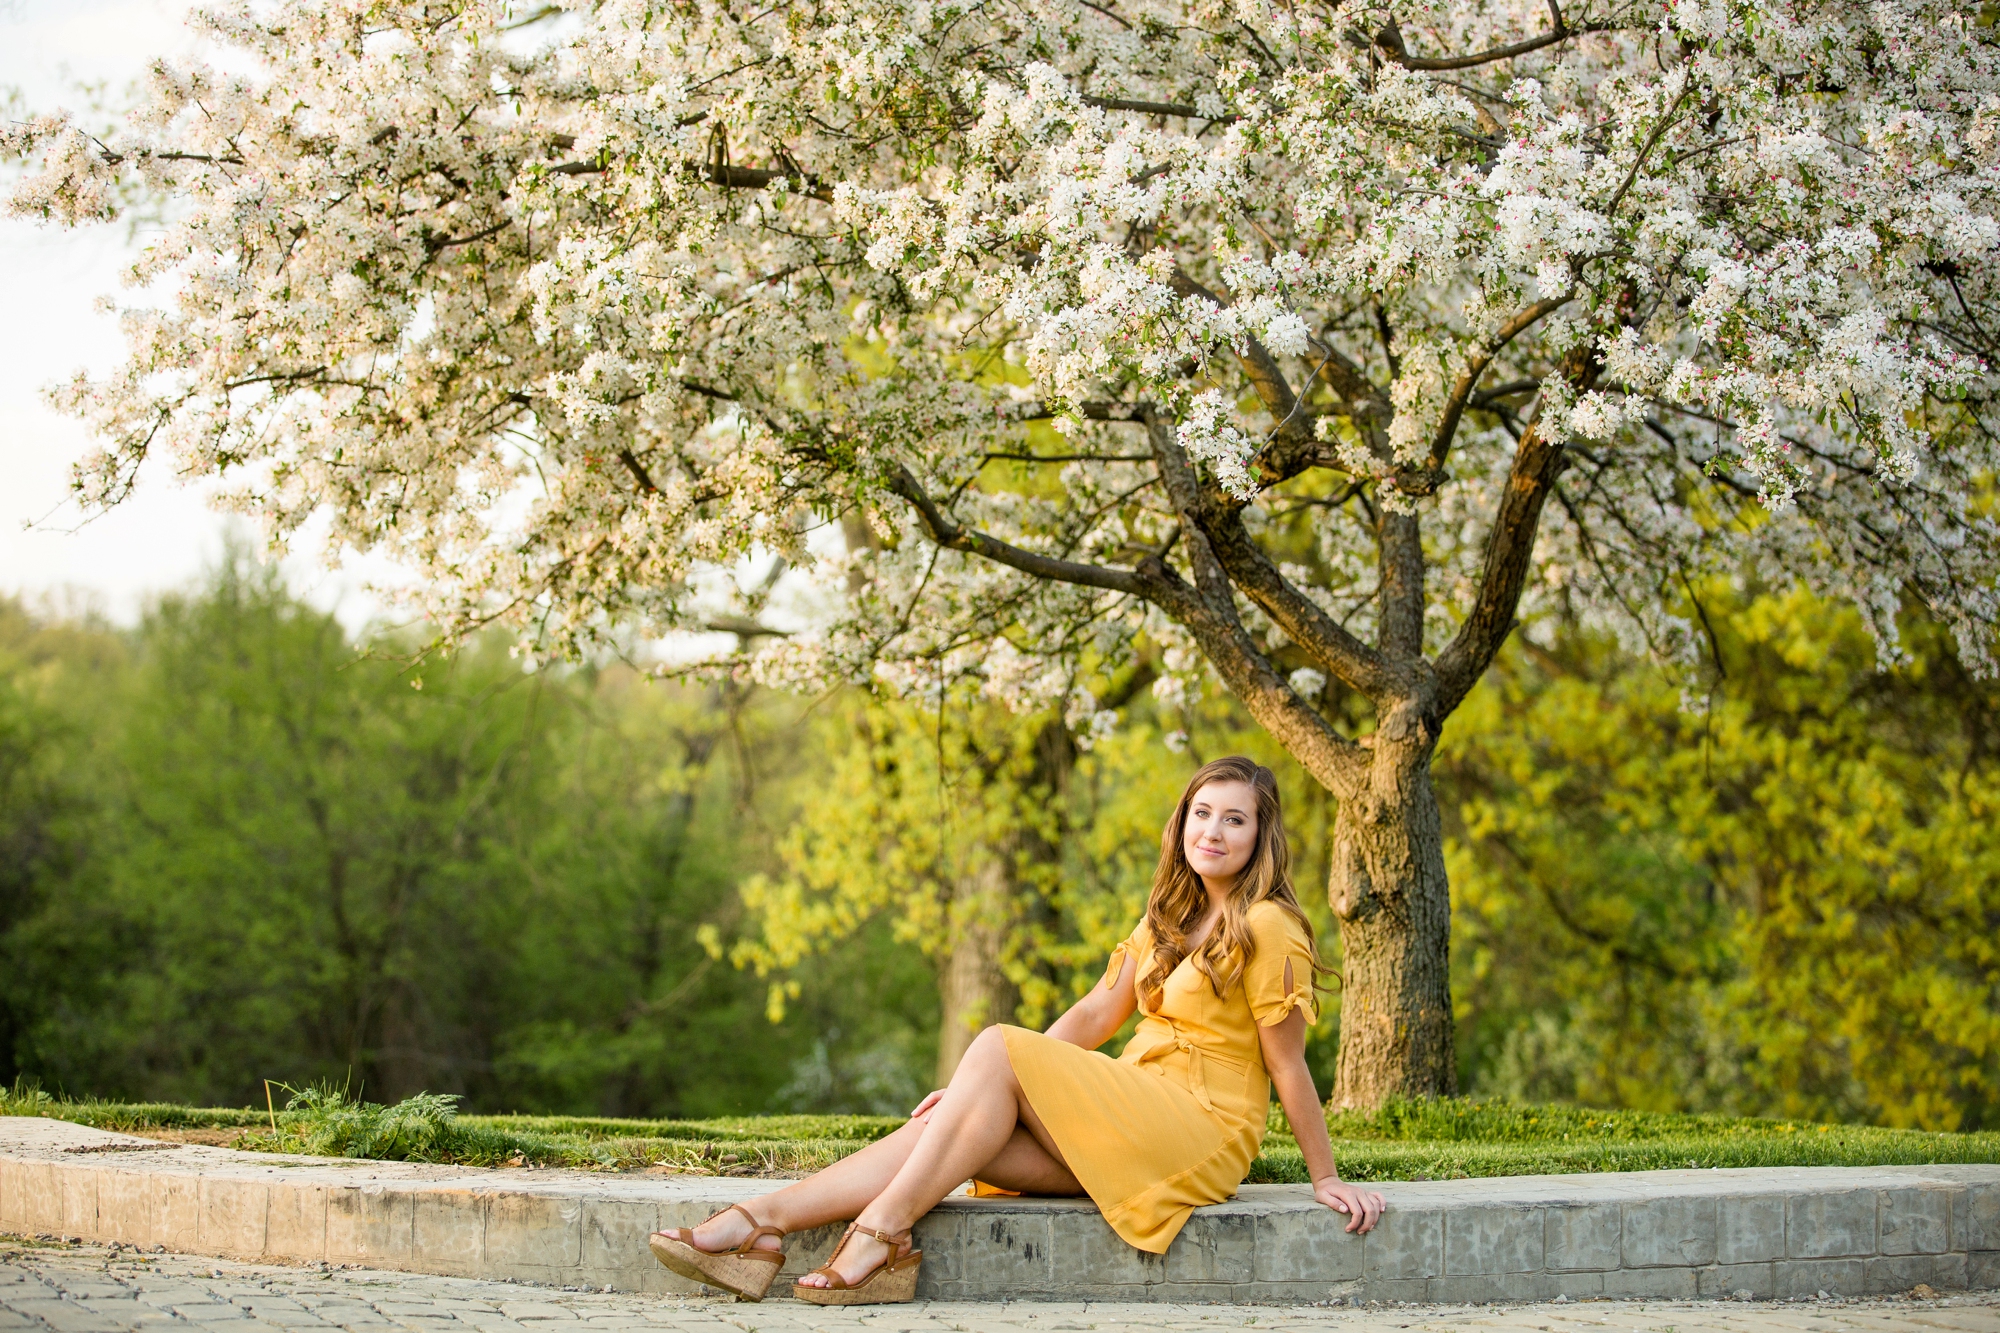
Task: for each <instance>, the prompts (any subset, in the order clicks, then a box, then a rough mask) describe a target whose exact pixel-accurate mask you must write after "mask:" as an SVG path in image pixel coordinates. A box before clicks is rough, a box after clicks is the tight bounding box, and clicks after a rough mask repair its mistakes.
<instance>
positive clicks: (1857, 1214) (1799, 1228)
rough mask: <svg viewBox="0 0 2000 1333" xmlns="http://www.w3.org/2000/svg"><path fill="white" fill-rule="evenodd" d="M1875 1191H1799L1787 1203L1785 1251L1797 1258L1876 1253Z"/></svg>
mask: <svg viewBox="0 0 2000 1333" xmlns="http://www.w3.org/2000/svg"><path fill="white" fill-rule="evenodd" d="M1877 1210H1878V1204H1877V1199H1876V1193H1875V1191H1873V1190H1848V1191H1845V1192H1843V1193H1826V1194H1798V1195H1793V1196H1792V1197H1791V1198H1790V1199H1788V1200H1786V1202H1785V1253H1786V1254H1787V1255H1789V1256H1790V1257H1791V1258H1794V1259H1822V1258H1828V1257H1832V1256H1837V1255H1862V1254H1874V1253H1875V1252H1876V1248H1875V1247H1876V1225H1875V1219H1876V1212H1877Z"/></svg>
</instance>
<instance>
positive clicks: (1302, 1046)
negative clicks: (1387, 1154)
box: [1257, 977, 1384, 1231]
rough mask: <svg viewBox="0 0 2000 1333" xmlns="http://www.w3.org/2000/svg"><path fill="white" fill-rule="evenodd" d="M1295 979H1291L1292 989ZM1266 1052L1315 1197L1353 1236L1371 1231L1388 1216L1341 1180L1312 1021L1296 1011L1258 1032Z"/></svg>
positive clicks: (1367, 1194) (1373, 1199)
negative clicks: (1309, 1061) (1315, 1070)
mask: <svg viewBox="0 0 2000 1333" xmlns="http://www.w3.org/2000/svg"><path fill="white" fill-rule="evenodd" d="M1290 980H1291V978H1290V977H1287V978H1286V982H1287V984H1289V983H1290ZM1257 1040H1258V1042H1259V1043H1260V1044H1262V1046H1263V1048H1264V1068H1265V1069H1267V1070H1269V1071H1270V1074H1271V1086H1272V1087H1274V1088H1276V1089H1277V1090H1278V1104H1279V1105H1280V1106H1283V1107H1284V1108H1285V1118H1286V1119H1287V1120H1289V1121H1291V1122H1292V1136H1293V1137H1294V1138H1296V1139H1297V1140H1298V1141H1299V1152H1300V1153H1301V1154H1303V1155H1304V1157H1305V1159H1306V1174H1307V1175H1308V1176H1311V1177H1312V1183H1313V1197H1314V1198H1315V1199H1318V1200H1319V1201H1320V1202H1321V1203H1323V1204H1325V1205H1326V1206H1327V1207H1329V1208H1331V1209H1333V1210H1334V1211H1335V1212H1340V1213H1346V1214H1347V1215H1348V1217H1349V1219H1350V1220H1349V1221H1348V1223H1347V1229H1348V1230H1349V1231H1368V1230H1371V1229H1372V1228H1373V1227H1374V1225H1375V1222H1376V1219H1378V1218H1379V1217H1381V1216H1382V1208H1383V1206H1384V1205H1383V1200H1382V1196H1381V1195H1379V1194H1377V1193H1376V1192H1375V1191H1373V1190H1365V1189H1361V1188H1359V1187H1358V1186H1355V1185H1349V1184H1347V1183H1346V1182H1345V1181H1343V1180H1341V1178H1340V1172H1339V1171H1338V1170H1337V1169H1335V1167H1334V1164H1333V1142H1332V1140H1330V1139H1328V1138H1327V1136H1326V1113H1325V1111H1323V1110H1321V1109H1320V1104H1319V1090H1318V1089H1316V1088H1314V1087H1313V1079H1312V1072H1311V1071H1310V1070H1308V1069H1307V1068H1306V1015H1305V1011H1304V1010H1303V1009H1293V1010H1292V1011H1291V1012H1290V1013H1289V1014H1286V1015H1285V1016H1284V1017H1283V1018H1281V1019H1279V1020H1278V1021H1277V1022H1275V1023H1273V1024H1271V1025H1270V1026H1269V1027H1260V1028H1258V1029H1257Z"/></svg>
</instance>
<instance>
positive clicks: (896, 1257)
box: [813, 1222, 916, 1291]
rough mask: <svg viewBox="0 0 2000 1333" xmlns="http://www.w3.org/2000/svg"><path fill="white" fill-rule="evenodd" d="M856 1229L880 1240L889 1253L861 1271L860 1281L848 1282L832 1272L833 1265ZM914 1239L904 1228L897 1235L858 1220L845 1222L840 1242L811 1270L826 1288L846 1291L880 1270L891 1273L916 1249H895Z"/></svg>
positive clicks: (862, 1282)
mask: <svg viewBox="0 0 2000 1333" xmlns="http://www.w3.org/2000/svg"><path fill="white" fill-rule="evenodd" d="M857 1231H858V1232H860V1233H861V1234H862V1235H864V1236H867V1237H870V1238H871V1239H873V1240H877V1241H880V1242H881V1243H882V1244H884V1245H887V1246H888V1247H889V1253H888V1254H887V1255H886V1256H885V1257H884V1258H883V1260H882V1262H880V1263H878V1264H876V1265H875V1266H874V1267H873V1268H871V1269H869V1270H868V1271H867V1272H865V1273H863V1274H862V1275H861V1281H860V1282H849V1281H848V1280H847V1279H846V1278H844V1277H842V1276H841V1275H840V1274H838V1273H836V1272H834V1271H833V1266H834V1264H835V1263H836V1262H837V1261H838V1260H839V1259H840V1252H841V1251H842V1250H844V1249H846V1248H847V1242H848V1239H849V1238H850V1237H852V1236H853V1235H854V1233H855V1232H857ZM914 1240H915V1233H914V1232H913V1231H910V1230H905V1231H904V1232H903V1234H902V1235H900V1236H898V1235H895V1234H894V1233H892V1232H888V1231H877V1230H876V1229H875V1228H873V1227H864V1226H862V1225H861V1224H860V1223H859V1222H849V1223H848V1224H847V1230H845V1231H843V1232H841V1233H840V1243H839V1244H838V1245H835V1246H834V1247H833V1253H832V1254H829V1255H828V1256H826V1262H825V1263H823V1264H821V1265H820V1266H819V1267H818V1268H815V1269H813V1272H815V1273H818V1274H819V1275H820V1276H822V1277H824V1278H825V1279H826V1285H827V1289H828V1290H830V1291H848V1290H851V1289H852V1288H854V1287H859V1286H862V1285H864V1284H865V1283H866V1282H867V1281H868V1279H869V1278H872V1277H874V1276H875V1275H876V1274H877V1273H882V1272H890V1273H893V1272H895V1271H896V1269H897V1268H899V1267H901V1266H902V1265H903V1264H905V1263H907V1262H909V1260H910V1258H911V1256H912V1255H914V1254H915V1253H916V1250H915V1249H914V1248H912V1250H911V1251H910V1253H909V1254H898V1253H897V1251H898V1250H900V1249H901V1248H902V1247H903V1244H904V1242H906V1241H910V1242H914Z"/></svg>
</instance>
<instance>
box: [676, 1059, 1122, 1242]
mask: <svg viewBox="0 0 2000 1333" xmlns="http://www.w3.org/2000/svg"><path fill="white" fill-rule="evenodd" d="M1003 1049H1004V1048H1003ZM956 1081H957V1080H955V1079H954V1080H953V1082H954V1083H956ZM936 1116H937V1111H936V1110H932V1111H931V1112H930V1113H929V1114H928V1115H926V1116H925V1117H924V1119H922V1120H912V1121H910V1122H909V1123H908V1124H906V1125H903V1126H901V1127H900V1128H898V1129H897V1130H895V1131H894V1132H893V1133H891V1134H888V1135H886V1136H884V1137H883V1138H880V1139H877V1140H876V1141H875V1142H873V1143H871V1144H869V1145H868V1146H867V1147H866V1148H863V1149H861V1150H860V1151H859V1152H856V1153H853V1154H851V1155H849V1156H847V1157H843V1158H841V1159H840V1160H839V1161H838V1162H835V1163H834V1164H833V1165H832V1166H829V1167H827V1168H826V1169H824V1170H822V1171H816V1172H814V1173H813V1174H812V1175H810V1176H808V1177H806V1178H805V1179H804V1180H801V1181H798V1182H796V1183H795V1184H791V1185H787V1186H785V1187H784V1188H783V1189H780V1190H774V1191H773V1192H771V1193H769V1194H765V1195H762V1196H760V1197H758V1198H755V1199H752V1200H749V1201H748V1202H747V1203H745V1204H744V1205H743V1206H744V1207H745V1208H747V1209H748V1210H749V1211H750V1215H751V1216H753V1217H755V1218H756V1219H757V1221H758V1222H759V1223H760V1224H762V1225H764V1226H773V1227H777V1228H778V1229H779V1230H781V1231H787V1232H791V1231H806V1230H810V1229H811V1228H813V1227H818V1226H825V1225H826V1224H827V1223H829V1222H845V1221H847V1220H848V1219H849V1218H851V1217H854V1216H856V1215H857V1214H859V1213H860V1212H861V1210H862V1209H863V1208H866V1207H867V1206H868V1204H869V1203H870V1202H872V1201H873V1200H874V1198H875V1196H876V1195H878V1194H880V1193H881V1192H882V1191H883V1190H884V1189H886V1188H887V1187H888V1185H889V1182H890V1181H891V1180H893V1179H894V1178H895V1176H896V1173H897V1172H898V1171H899V1170H901V1169H902V1166H903V1164H904V1163H905V1162H906V1161H908V1160H909V1157H910V1154H911V1152H912V1151H913V1150H914V1149H915V1148H916V1146H917V1144H918V1142H919V1141H920V1140H921V1139H922V1138H923V1137H924V1134H925V1128H926V1125H927V1124H928V1123H929V1122H930V1121H931V1120H933V1119H935V1118H936ZM969 1174H976V1175H978V1176H979V1178H980V1179H982V1180H985V1181H987V1182H988V1183H989V1184H994V1185H998V1186H1000V1188H1002V1189H1010V1190H1019V1191H1020V1192H1021V1193H1023V1194H1052V1195H1065V1196H1068V1195H1077V1194H1081V1193H1083V1187H1082V1186H1081V1185H1079V1184H1077V1181H1076V1177H1075V1176H1072V1175H1071V1174H1070V1172H1069V1168H1068V1167H1066V1166H1064V1165H1063V1163H1062V1160H1061V1159H1060V1158H1058V1157H1055V1156H1053V1155H1051V1154H1050V1153H1049V1152H1048V1151H1047V1150H1046V1149H1045V1148H1043V1147H1042V1145H1041V1144H1040V1143H1039V1142H1037V1141H1036V1139H1035V1137H1034V1136H1033V1135H1032V1134H1031V1133H1030V1132H1029V1131H1028V1130H1027V1129H1025V1128H1022V1127H1019V1126H1016V1127H1015V1129H1014V1132H1013V1133H1012V1134H1011V1135H1009V1137H1008V1140H1007V1142H1006V1144H1005V1145H1004V1146H1002V1147H1001V1149H1000V1151H999V1152H998V1153H996V1154H995V1155H994V1156H993V1158H992V1160H991V1161H989V1162H987V1163H985V1164H983V1165H982V1166H981V1167H979V1168H978V1169H977V1170H976V1171H974V1172H971V1173H969ZM960 1179H961V1180H962V1179H964V1177H961V1178H960ZM956 1183H957V1182H954V1184H956ZM947 1188H949V1187H947ZM940 1197H942V1196H940ZM750 1230H751V1227H750V1223H748V1222H746V1221H745V1220H744V1219H743V1214H742V1213H739V1212H736V1211H734V1210H730V1209H726V1210H724V1211H723V1212H721V1213H719V1214H717V1215H716V1216H715V1217H713V1218H711V1219H709V1220H708V1221H707V1222H704V1223H702V1224H701V1225H700V1226H698V1227H696V1228H695V1233H694V1234H695V1244H697V1245H699V1246H700V1247H701V1248H702V1249H704V1250H711V1251H712V1250H723V1249H728V1248H729V1247H730V1246H733V1245H739V1244H741V1243H742V1241H743V1238H744V1237H745V1236H747V1235H749V1234H750ZM757 1244H758V1246H759V1248H762V1249H776V1248H777V1247H778V1241H777V1240H776V1239H775V1238H773V1237H770V1236H765V1237H762V1238H761V1239H759V1241H758V1242H757Z"/></svg>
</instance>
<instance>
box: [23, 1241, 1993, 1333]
mask: <svg viewBox="0 0 2000 1333" xmlns="http://www.w3.org/2000/svg"><path fill="white" fill-rule="evenodd" d="M321 1329H352V1330H356V1331H357V1333H397V1331H398V1330H412V1331H413V1333H600V1331H601V1333H624V1330H637V1329H647V1330H655V1331H662V1333H817V1331H818V1330H830V1331H833V1333H1059V1331H1063V1330H1080V1329H1102V1330H1108V1331H1111V1330H1115V1331H1117V1333H1124V1331H1125V1330H1145V1329H1172V1330H1176V1331H1177V1333H1179V1331H1184V1333H1210V1331H1211V1330H1220V1329H1256V1330H1258V1331H1259V1333H1264V1330H1274V1329H1275V1330H1284V1331H1286V1333H1319V1331H1321V1330H1352V1331H1353V1333H1362V1330H1368V1333H1376V1330H1386V1329H1415V1330H1433V1329H1434V1330H1446V1329H1493V1330H1518V1331H1520V1333H1527V1331H1528V1330H1539V1331H1541V1333H1596V1331H1597V1330H1614V1331H1615V1330H1628V1329H1629V1330H1633V1333H1709V1331H1711V1330H1712V1331H1713V1333H1777V1331H1779V1330H1782V1331H1783V1333H1813V1331H1817V1330H1824V1331H1825V1333H1847V1331H1848V1330H1865V1331H1868V1333H1883V1331H1885V1330H1900V1329H1913V1330H1950V1331H1952V1333H2000V1292H1981V1293H1976V1294H1973V1295H1959V1296H1953V1297H1947V1298H1943V1299H1936V1300H1911V1299H1907V1298H1902V1297H1897V1298H1890V1299H1877V1300H1852V1301H1850V1300H1837V1299H1836V1300H1824V1301H1806V1302H1782V1301H1779V1302H1747V1301H1746V1302H1741V1303H1738V1302H1674V1301H1585V1302H1579V1303H1576V1304H1560V1303H1558V1304H1541V1305H1520V1306H1440V1305H1425V1306H1415V1305H1403V1306H1373V1307H1370V1306H1363V1307H1359V1308H1353V1307H1336V1308H1319V1307H1313V1306H1280V1305H1227V1306H1225V1305H1133V1304H1121V1303H1109V1302H1107V1303H1089V1304H1083V1303H1075V1304H1072V1303H1051V1302H1027V1301H1022V1302H1010V1303H996V1302H924V1303H917V1304H911V1305H886V1306H872V1307H867V1306H864V1307H859V1308H850V1309H846V1310H839V1309H834V1310H823V1309H820V1308H818V1307H815V1306H809V1305H805V1304H802V1303H800V1302H798V1301H790V1300H779V1301H766V1302H764V1303H762V1304H759V1305H748V1304H737V1303H735V1302H731V1301H727V1300H723V1299H703V1298H683V1297H671V1296H668V1297H662V1296H635V1295H630V1294H612V1293H608V1292H586V1291H574V1290H569V1291H565V1290H557V1289H554V1288H549V1287H538V1286H533V1285H528V1284H523V1283H512V1282H481V1281H473V1280H469V1279H465V1278H449V1277H429V1276H424V1275H421V1274H412V1273H386V1272H371V1271H360V1270H351V1269H334V1270H326V1269H320V1268H286V1267H276V1266H272V1265H266V1264H239V1263H229V1262H227V1261H223V1260H216V1259H201V1258H195V1257H191V1256H188V1255H178V1254H140V1253H137V1252H135V1251H132V1250H121V1249H116V1248H106V1247H103V1246H94V1245H55V1244H47V1243H38V1242H29V1241H20V1240H7V1239H0V1333H139V1331H140V1330H159V1333H182V1331H183V1330H201V1331H202V1333H294V1331H296V1333H307V1331H308V1330H321Z"/></svg>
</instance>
